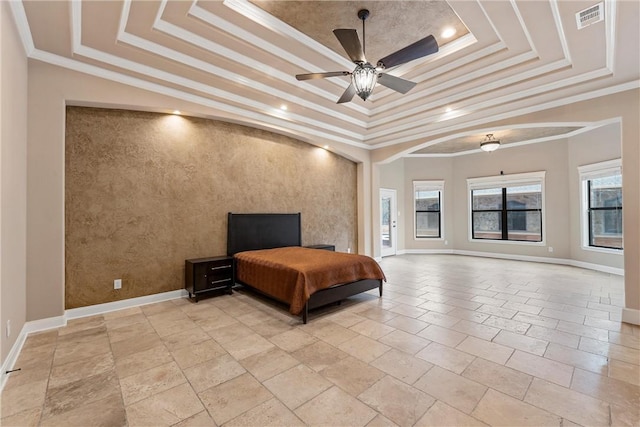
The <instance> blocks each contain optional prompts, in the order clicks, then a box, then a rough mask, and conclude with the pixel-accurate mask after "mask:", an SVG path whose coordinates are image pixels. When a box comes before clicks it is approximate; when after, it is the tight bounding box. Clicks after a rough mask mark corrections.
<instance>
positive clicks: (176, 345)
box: [162, 328, 211, 351]
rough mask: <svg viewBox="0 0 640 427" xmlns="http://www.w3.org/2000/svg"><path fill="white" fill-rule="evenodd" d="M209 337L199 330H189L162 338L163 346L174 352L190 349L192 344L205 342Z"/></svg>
mask: <svg viewBox="0 0 640 427" xmlns="http://www.w3.org/2000/svg"><path fill="white" fill-rule="evenodd" d="M210 338H211V337H210V336H209V335H208V334H207V333H206V332H205V331H203V330H202V329H201V328H191V329H189V330H186V331H182V332H178V333H177V334H173V335H168V336H166V337H163V338H162V341H163V342H164V345H165V346H166V347H167V348H168V349H169V350H170V351H175V350H178V349H181V348H184V347H190V346H192V345H194V344H198V343H201V342H202V341H206V340H208V339H210Z"/></svg>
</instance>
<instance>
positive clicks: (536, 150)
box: [453, 140, 570, 259]
mask: <svg viewBox="0 0 640 427" xmlns="http://www.w3.org/2000/svg"><path fill="white" fill-rule="evenodd" d="M567 164H568V162H567V144H566V140H556V141H550V142H544V143H539V144H530V145H524V146H520V147H514V148H506V147H505V148H502V149H500V150H497V151H494V152H493V153H477V154H471V155H468V156H459V157H455V158H454V161H453V168H454V171H455V178H454V183H453V197H454V199H455V200H454V206H455V211H456V214H455V216H454V223H453V227H454V229H455V230H456V234H455V239H454V247H455V249H459V250H465V251H480V252H493V253H508V254H514V255H524V256H536V257H552V258H561V259H567V258H569V257H570V250H569V247H570V245H569V200H568V196H569V181H568V178H567V177H568V170H567ZM538 171H545V172H546V175H545V213H544V219H543V227H544V228H543V239H544V241H545V244H544V245H537V244H526V245H523V244H512V243H501V242H500V243H498V242H478V241H469V226H468V220H469V215H468V214H467V212H468V209H469V206H468V195H467V179H468V178H478V177H485V176H498V175H500V172H504V174H505V175H511V174H516V173H523V172H538ZM549 247H552V248H553V252H549V250H548V248H549Z"/></svg>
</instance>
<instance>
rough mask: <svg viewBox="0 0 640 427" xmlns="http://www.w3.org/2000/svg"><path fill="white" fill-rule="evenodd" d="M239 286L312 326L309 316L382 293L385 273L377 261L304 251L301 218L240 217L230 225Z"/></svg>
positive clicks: (233, 218) (229, 248)
mask: <svg viewBox="0 0 640 427" xmlns="http://www.w3.org/2000/svg"><path fill="white" fill-rule="evenodd" d="M227 227H228V228H227V254H228V255H229V256H233V257H234V263H235V268H234V272H235V273H234V274H235V277H234V282H235V283H237V284H240V285H243V286H247V287H249V288H251V289H253V290H256V291H258V292H259V293H261V294H264V295H267V296H269V297H271V298H273V299H276V300H278V301H281V302H283V303H285V304H288V305H289V312H290V313H291V314H294V315H301V316H302V322H303V323H305V324H306V323H307V320H308V316H309V311H310V310H312V309H314V308H317V307H321V306H324V305H327V304H331V303H336V302H338V303H339V302H340V301H342V300H343V299H345V298H348V297H350V296H353V295H356V294H359V293H362V292H366V291H368V290H372V289H376V288H377V289H378V290H379V294H380V296H382V282H383V280H385V277H384V273H383V272H382V270H381V269H380V266H379V265H378V263H376V262H375V261H374V260H373V259H372V258H370V257H367V256H364V255H357V254H346V253H340V252H333V251H326V250H322V249H310V248H303V247H301V244H302V238H301V217H300V213H295V214H235V213H231V212H229V214H228V222H227Z"/></svg>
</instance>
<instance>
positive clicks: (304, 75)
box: [296, 71, 351, 80]
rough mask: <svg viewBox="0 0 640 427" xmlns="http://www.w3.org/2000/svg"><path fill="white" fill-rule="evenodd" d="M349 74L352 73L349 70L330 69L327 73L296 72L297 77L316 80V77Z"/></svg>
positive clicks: (322, 77)
mask: <svg viewBox="0 0 640 427" xmlns="http://www.w3.org/2000/svg"><path fill="white" fill-rule="evenodd" d="M349 74H351V73H350V72H349V71H329V72H327V73H309V74H296V79H298V80H314V79H324V78H327V77H336V76H348V75H349Z"/></svg>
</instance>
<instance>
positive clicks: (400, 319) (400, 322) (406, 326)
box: [385, 316, 429, 334]
mask: <svg viewBox="0 0 640 427" xmlns="http://www.w3.org/2000/svg"><path fill="white" fill-rule="evenodd" d="M385 324H386V325H389V326H392V327H394V328H396V329H399V330H401V331H404V332H407V333H410V334H416V333H418V332H420V331H422V330H423V329H424V328H426V327H427V326H429V324H428V323H427V322H423V321H422V320H418V319H414V318H412V317H407V316H397V317H394V318H393V319H391V320H388V321H387V322H386V323H385Z"/></svg>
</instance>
